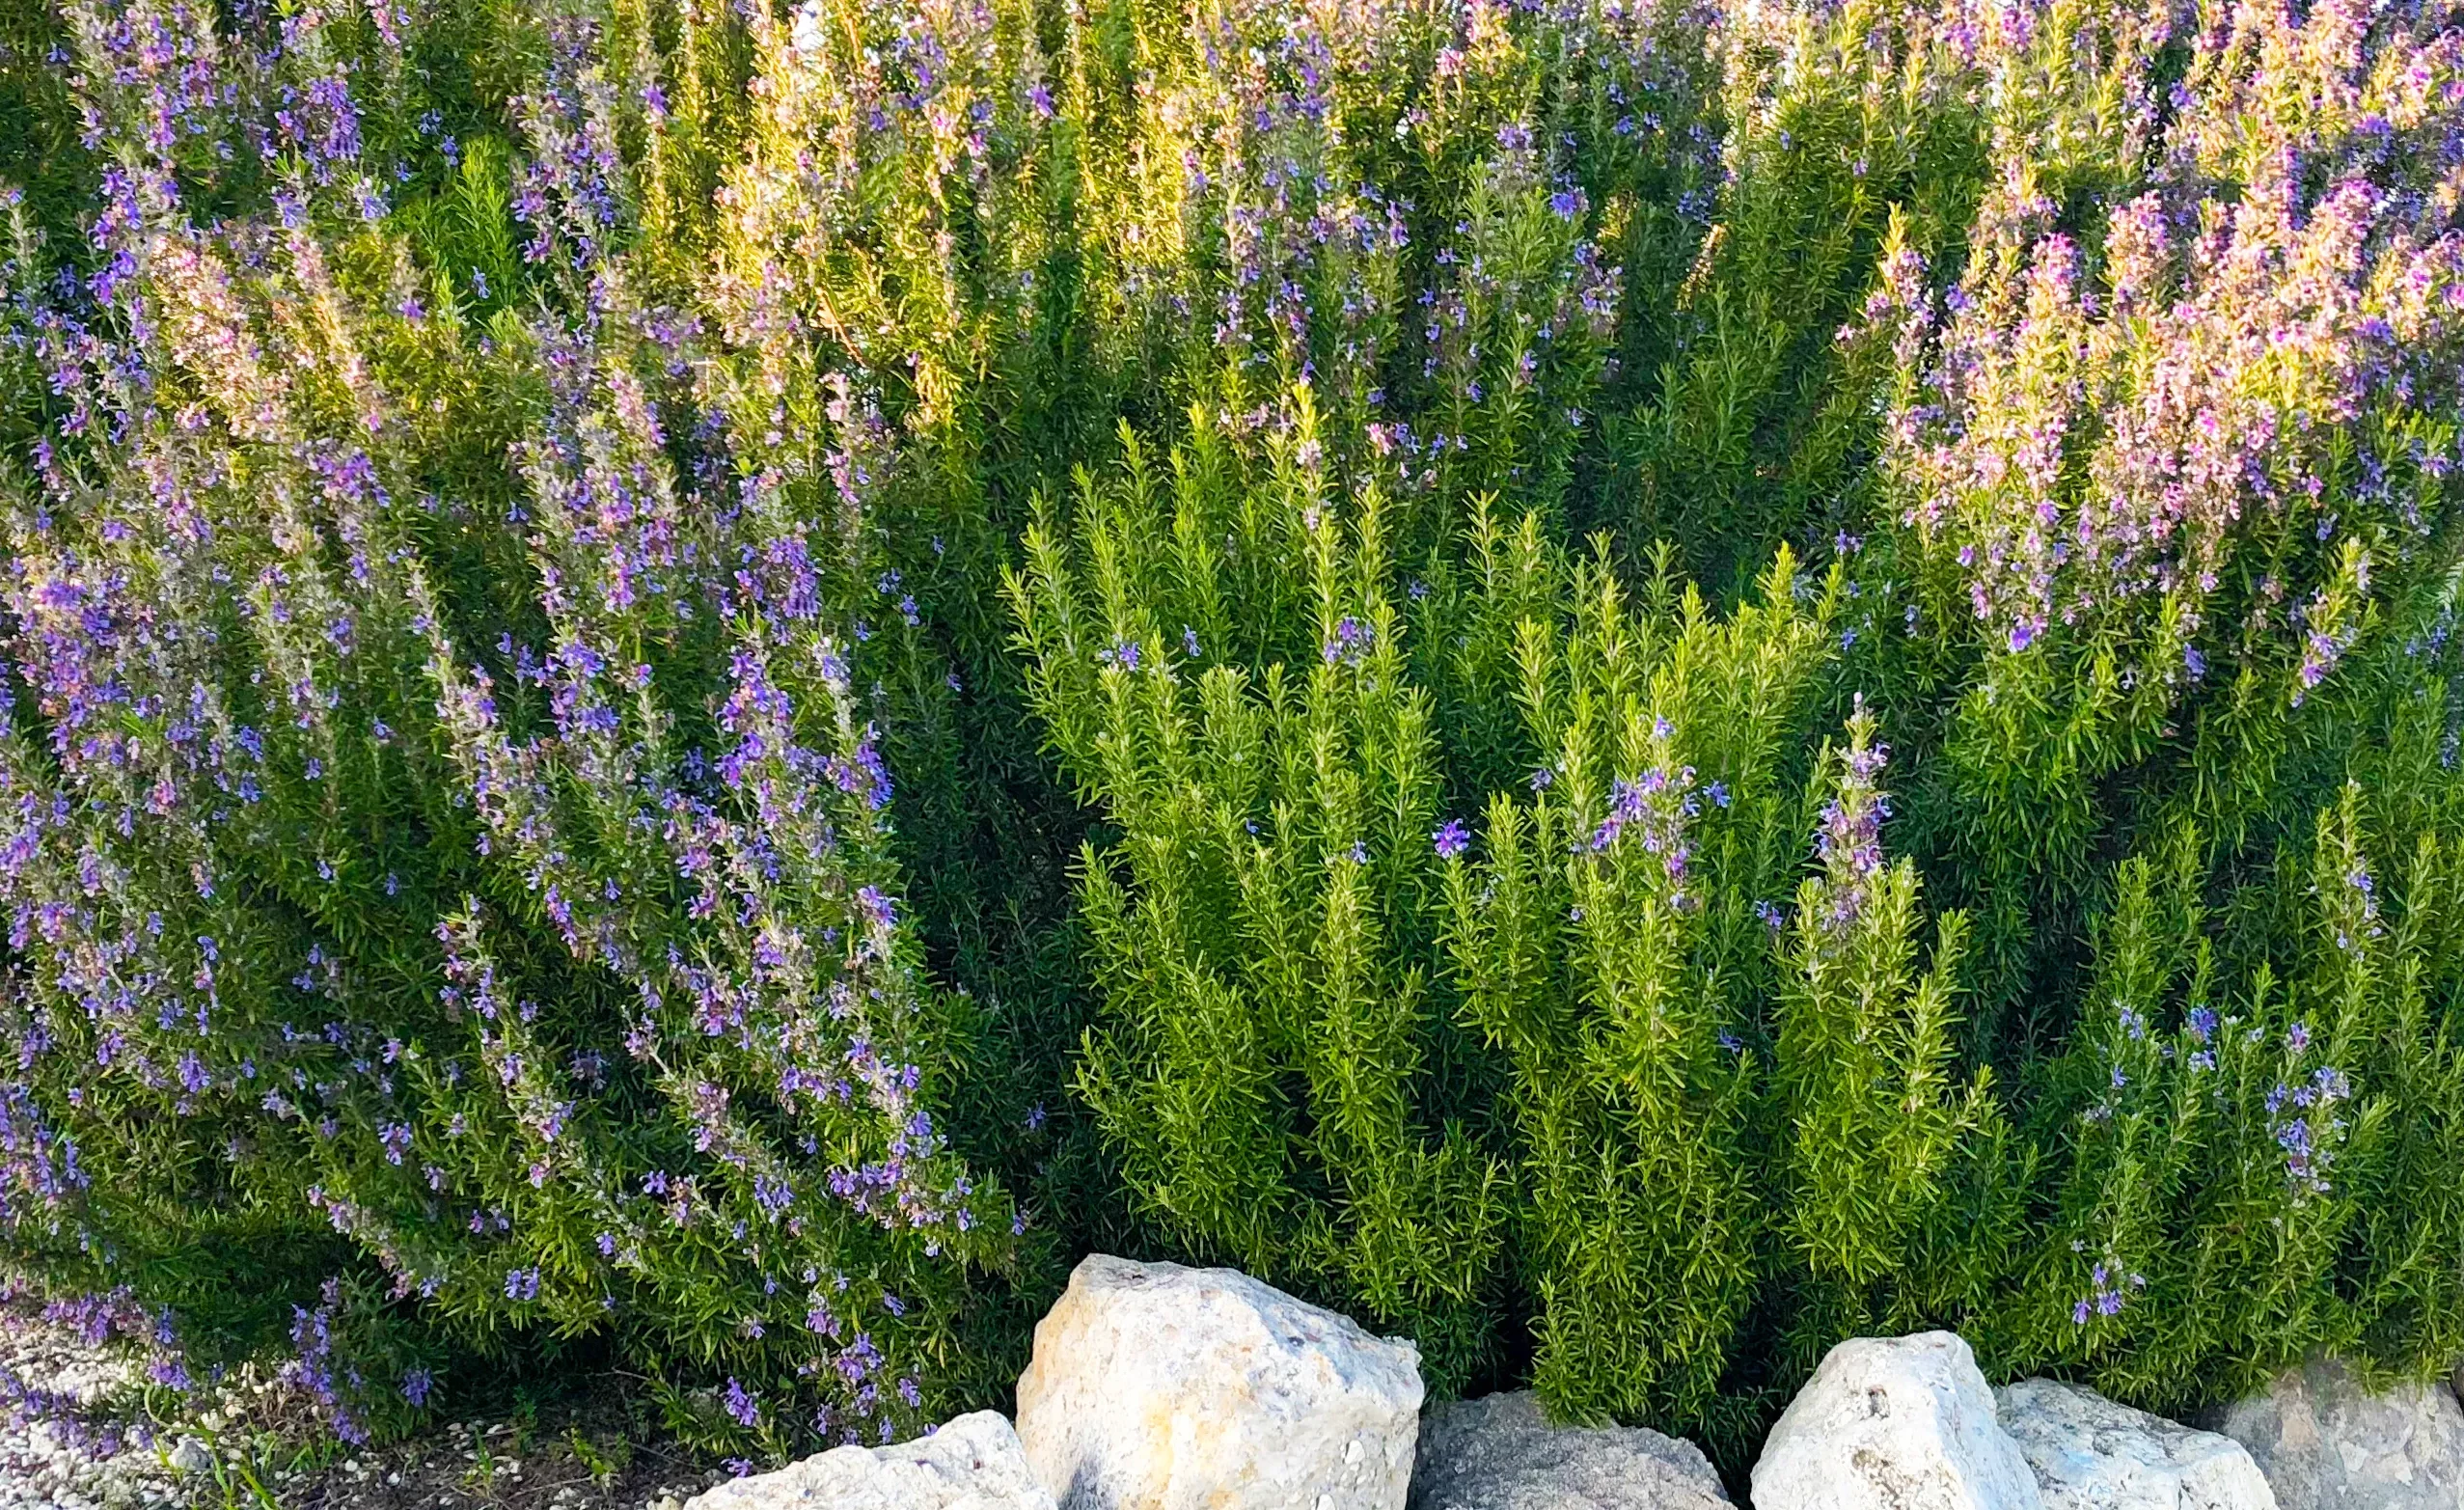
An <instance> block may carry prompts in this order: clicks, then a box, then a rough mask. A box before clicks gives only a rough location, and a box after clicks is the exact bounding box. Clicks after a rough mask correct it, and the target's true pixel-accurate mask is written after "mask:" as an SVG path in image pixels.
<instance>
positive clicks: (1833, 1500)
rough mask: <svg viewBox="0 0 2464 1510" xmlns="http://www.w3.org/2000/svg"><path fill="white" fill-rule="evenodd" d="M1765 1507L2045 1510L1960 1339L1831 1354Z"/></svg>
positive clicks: (1785, 1431) (1810, 1391)
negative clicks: (1996, 1416)
mask: <svg viewBox="0 0 2464 1510" xmlns="http://www.w3.org/2000/svg"><path fill="white" fill-rule="evenodd" d="M1754 1504H1755V1506H1756V1510H2042V1505H2043V1501H2042V1499H2041V1497H2040V1496H2039V1494H2038V1493H2037V1480H2036V1475H2035V1474H2034V1473H2032V1472H2031V1471H2029V1469H2028V1464H2027V1460H2026V1459H2025V1458H2023V1457H2021V1456H2020V1455H2019V1447H2018V1444H2017V1443H2016V1442H2013V1441H2012V1440H2011V1439H2010V1437H2009V1436H2007V1435H2006V1434H2005V1433H2004V1432H2003V1430H2002V1427H2001V1424H2000V1423H1999V1422H1998V1421H1997V1420H1996V1419H1995V1416H1994V1406H1993V1391H1992V1390H1990V1389H1988V1388H1986V1387H1985V1376H1984V1375H1983V1374H1981V1373H1979V1372H1977V1364H1976V1355H1974V1354H1973V1353H1971V1352H1969V1351H1968V1345H1967V1343H1966V1342H1964V1341H1962V1340H1960V1338H1958V1336H1957V1335H1955V1334H1953V1333H1951V1332H1919V1333H1918V1334H1916V1335H1915V1336H1910V1337H1854V1338H1851V1339H1849V1340H1848V1341H1846V1342H1843V1343H1841V1344H1840V1345H1839V1346H1837V1347H1835V1348H1833V1349H1831V1351H1830V1354H1829V1355H1828V1356H1827V1357H1825V1358H1824V1359H1822V1363H1821V1367H1819V1368H1817V1369H1815V1371H1814V1377H1813V1378H1812V1379H1811V1380H1809V1381H1807V1382H1806V1386H1805V1387H1804V1388H1803V1389H1800V1390H1798V1391H1797V1395H1796V1398H1795V1399H1793V1400H1792V1401H1790V1402H1789V1407H1788V1410H1787V1411H1786V1412H1785V1413H1784V1414H1782V1415H1781V1416H1780V1419H1779V1424H1778V1425H1776V1426H1774V1427H1772V1428H1771V1435H1770V1438H1769V1440H1767V1441H1765V1442H1764V1444H1763V1456H1762V1460H1761V1461H1760V1462H1758V1463H1756V1464H1755V1465H1754Z"/></svg>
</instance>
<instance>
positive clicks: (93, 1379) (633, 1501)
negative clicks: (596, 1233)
mask: <svg viewBox="0 0 2464 1510" xmlns="http://www.w3.org/2000/svg"><path fill="white" fill-rule="evenodd" d="M0 1369H5V1370H7V1371H8V1372H10V1373H12V1374H14V1376H15V1377H16V1378H17V1379H18V1380H20V1381H22V1382H23V1383H24V1384H25V1385H27V1386H31V1387H33V1388H36V1389H41V1390H46V1391H50V1392H52V1393H56V1394H62V1395H73V1396H75V1397H78V1398H80V1399H93V1398H96V1397H97V1396H99V1395H103V1394H107V1393H110V1392H112V1391H113V1390H115V1389H117V1388H119V1387H120V1386H123V1385H125V1384H127V1383H128V1382H129V1381H130V1380H131V1378H132V1377H133V1369H132V1368H131V1367H130V1366H129V1365H127V1364H125V1363H123V1362H122V1361H121V1360H119V1359H115V1358H112V1357H110V1356H108V1355H106V1354H104V1353H102V1352H100V1351H98V1350H96V1348H94V1347H93V1346H91V1345H89V1344H87V1343H86V1342H85V1341H83V1340H82V1339H81V1338H79V1337H78V1336H77V1335H76V1334H75V1333H74V1332H69V1331H68V1330H67V1329H66V1328H63V1327H59V1326H54V1325H50V1324H47V1323H45V1322H43V1321H41V1319H40V1317H39V1316H38V1315H37V1314H35V1313H34V1312H31V1311H29V1310H25V1309H22V1308H8V1307H0ZM724 1476H725V1473H724V1470H722V1469H718V1468H716V1467H713V1466H711V1465H709V1464H708V1463H706V1462H703V1461H699V1460H697V1459H695V1458H693V1457H691V1456H690V1455H688V1454H685V1453H683V1452H682V1451H681V1450H680V1449H678V1448H676V1447H674V1445H673V1444H672V1443H670V1442H667V1441H662V1440H660V1439H658V1438H657V1436H656V1434H654V1433H649V1432H646V1431H644V1430H643V1421H642V1419H641V1416H640V1412H639V1409H638V1406H637V1405H635V1404H633V1403H632V1402H629V1401H628V1399H627V1397H626V1396H625V1395H624V1394H623V1392H622V1391H620V1390H619V1389H617V1388H616V1387H615V1386H613V1385H608V1386H603V1387H596V1388H592V1387H584V1388H579V1389H575V1390H572V1391H568V1392H565V1393H563V1394H561V1395H560V1396H559V1397H558V1398H556V1399H554V1400H552V1401H544V1402H542V1401H535V1400H534V1401H528V1402H517V1403H515V1404H514V1405H512V1406H511V1407H510V1408H509V1409H508V1410H507V1411H506V1412H505V1413H503V1414H501V1415H500V1416H484V1417H482V1418H480V1419H477V1420H459V1421H454V1422H452V1423H450V1424H445V1425H441V1426H439V1427H438V1428H437V1429H436V1430H434V1431H432V1432H429V1433H427V1434H425V1435H424V1436H422V1437H420V1438H417V1439H414V1440H412V1441H405V1442H399V1443H396V1444H394V1445H392V1446H388V1447H380V1448H349V1447H345V1446H344V1445H343V1444H342V1443H340V1442H338V1441H334V1440H333V1439H332V1438H331V1437H330V1436H329V1435H326V1434H323V1433H321V1432H319V1431H318V1430H317V1429H316V1427H315V1421H314V1418H313V1416H311V1415H310V1414H309V1413H308V1412H307V1410H306V1409H304V1407H303V1404H302V1402H301V1401H300V1400H299V1399H298V1398H297V1397H296V1396H295V1395H293V1394H292V1393H291V1392H290V1391H288V1390H287V1389H285V1388H284V1387H282V1386H279V1385H278V1384H275V1383H274V1382H272V1381H271V1380H250V1379H243V1380H240V1381H238V1382H237V1383H236V1385H234V1386H233V1387H231V1388H230V1389H229V1390H228V1391H227V1393H226V1398H225V1401H224V1404H223V1408H222V1409H221V1410H218V1411H215V1412H211V1413H208V1414H207V1415H206V1417H205V1420H204V1421H202V1422H200V1423H199V1425H198V1428H197V1430H196V1431H194V1432H189V1433H178V1434H167V1435H165V1436H164V1437H162V1438H161V1439H159V1440H158V1441H155V1442H154V1443H152V1444H151V1446H130V1447H127V1448H125V1449H123V1450H122V1451H120V1452H118V1453H116V1454H112V1455H108V1456H105V1455H101V1454H99V1453H98V1452H96V1451H95V1450H93V1449H91V1448H87V1447H80V1446H77V1445H74V1444H71V1443H70V1442H68V1441H64V1440H63V1437H62V1435H61V1433H60V1432H59V1431H58V1430H56V1429H55V1428H54V1427H53V1426H51V1425H49V1424H25V1423H20V1422H16V1421H14V1420H10V1419H7V1418H6V1415H5V1413H0V1510H343V1507H348V1510H415V1507H434V1510H482V1507H484V1510H676V1506H677V1503H678V1502H679V1501H681V1500H683V1499H686V1498H689V1497H691V1496H694V1495H696V1494H698V1493H699V1492H700V1491H701V1490H703V1489H705V1488H707V1487H709V1486H710V1485H712V1484H715V1483H717V1482H719V1481H720V1479H721V1478H723V1477H724Z"/></svg>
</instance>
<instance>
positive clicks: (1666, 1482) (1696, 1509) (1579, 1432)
mask: <svg viewBox="0 0 2464 1510" xmlns="http://www.w3.org/2000/svg"><path fill="white" fill-rule="evenodd" d="M1728 1503H1729V1498H1728V1491H1727V1490H1725V1489H1723V1488H1721V1487H1720V1481H1719V1474H1717V1473H1716V1472H1714V1471H1712V1469H1711V1463H1710V1461H1709V1460H1708V1459H1706V1458H1705V1457H1704V1456H1703V1449H1702V1448H1700V1447H1697V1446H1695V1445H1694V1444H1693V1443H1692V1442H1690V1441H1682V1440H1680V1439H1678V1438H1675V1437H1663V1436H1661V1435H1660V1434H1659V1433H1657V1432H1656V1431H1646V1430H1643V1429H1641V1428H1639V1427H1635V1428H1627V1427H1614V1426H1611V1427H1579V1426H1551V1425H1550V1424H1548V1418H1547V1416H1546V1415H1545V1414H1542V1412H1541V1409H1540V1402H1539V1401H1538V1400H1536V1399H1534V1398H1533V1397H1532V1396H1531V1395H1530V1394H1528V1393H1517V1394H1492V1395H1491V1396H1489V1397H1488V1398H1487V1399H1483V1400H1464V1401H1459V1402H1457V1403H1455V1404H1452V1405H1440V1406H1437V1407H1435V1408H1434V1409H1432V1410H1430V1411H1429V1412H1428V1414H1424V1415H1423V1416H1421V1418H1420V1458H1419V1465H1418V1467H1416V1468H1414V1469H1412V1473H1411V1501H1410V1510H1725V1507H1726V1506H1727V1505H1728Z"/></svg>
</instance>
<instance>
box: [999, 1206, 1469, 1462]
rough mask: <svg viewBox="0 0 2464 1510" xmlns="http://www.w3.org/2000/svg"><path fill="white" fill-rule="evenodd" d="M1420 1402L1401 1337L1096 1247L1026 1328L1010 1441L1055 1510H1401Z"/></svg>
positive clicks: (1219, 1273) (1409, 1352) (1214, 1272)
mask: <svg viewBox="0 0 2464 1510" xmlns="http://www.w3.org/2000/svg"><path fill="white" fill-rule="evenodd" d="M1420 1399H1421V1385H1420V1355H1419V1352H1418V1350H1417V1349H1415V1348H1413V1347H1412V1345H1411V1344H1410V1343H1409V1342H1397V1341H1388V1340H1385V1339H1383V1338H1380V1337H1375V1336H1372V1335H1370V1334H1369V1333H1368V1332H1363V1331H1362V1330H1361V1329H1360V1328H1359V1327H1357V1326H1355V1324H1353V1323H1352V1322H1351V1321H1349V1320H1347V1319H1346V1318H1344V1317H1341V1316H1338V1315H1336V1314H1334V1313H1333V1312H1332V1311H1328V1310H1321V1309H1320V1308H1318V1307H1317V1306H1315V1305H1309V1304H1303V1303H1302V1302H1300V1301H1297V1300H1294V1299H1293V1298H1292V1297H1291V1296H1289V1295H1286V1294H1284V1293H1283V1292H1282V1291H1280V1290H1276V1289H1274V1288H1273V1287H1272V1286H1269V1285H1266V1284H1262V1283H1260V1282H1259V1281H1257V1280H1255V1279H1252V1278H1250V1277H1248V1276H1246V1275H1244V1274H1240V1273H1237V1272H1235V1271H1233V1270H1229V1269H1185V1268H1183V1267H1181V1266H1180V1265H1179V1264H1140V1263H1132V1262H1129V1261H1128V1260H1126V1259H1120V1258H1111V1257H1107V1256H1106V1255H1104V1254H1101V1253H1098V1254H1095V1255H1094V1256H1092V1257H1090V1258H1088V1259H1087V1260H1086V1261H1085V1262H1083V1263H1081V1264H1080V1265H1079V1266H1078V1271H1077V1273H1075V1274H1073V1275H1071V1276H1070V1284H1069V1290H1068V1293H1066V1294H1064V1295H1063V1296H1062V1297H1061V1298H1060V1300H1059V1301H1058V1302H1057V1303H1055V1304H1054V1306H1053V1309H1052V1311H1051V1312H1050V1313H1049V1314H1047V1315H1046V1316H1045V1318H1044V1319H1043V1320H1042V1321H1041V1322H1038V1323H1037V1324H1036V1327H1035V1357H1034V1360H1033V1361H1032V1362H1030V1363H1029V1364H1028V1365H1027V1373H1026V1375H1025V1376H1024V1377H1022V1378H1021V1379H1020V1380H1019V1382H1018V1434H1019V1437H1020V1439H1021V1440H1022V1441H1024V1442H1025V1443H1026V1447H1027V1461H1028V1462H1029V1463H1031V1464H1032V1465H1034V1469H1035V1473H1036V1476H1037V1477H1038V1478H1040V1479H1041V1480H1042V1481H1043V1484H1044V1486H1045V1488H1047V1489H1048V1490H1050V1491H1051V1492H1052V1494H1053V1497H1054V1499H1056V1500H1058V1501H1059V1502H1060V1505H1061V1510H1403V1503H1404V1493H1405V1490H1406V1488H1407V1487H1408V1485H1409V1484H1410V1476H1411V1456H1412V1443H1413V1440H1414V1437H1415V1436H1416V1433H1417V1427H1418V1424H1419V1416H1420Z"/></svg>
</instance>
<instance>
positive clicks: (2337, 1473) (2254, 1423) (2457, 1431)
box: [2206, 1359, 2464, 1510]
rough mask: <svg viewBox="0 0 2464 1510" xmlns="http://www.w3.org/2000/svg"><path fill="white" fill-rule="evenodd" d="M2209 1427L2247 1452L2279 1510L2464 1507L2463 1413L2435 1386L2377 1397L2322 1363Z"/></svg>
mask: <svg viewBox="0 0 2464 1510" xmlns="http://www.w3.org/2000/svg"><path fill="white" fill-rule="evenodd" d="M2206 1424H2209V1425H2211V1426H2212V1427H2213V1428H2214V1429H2215V1430H2217V1431H2220V1432H2222V1433H2224V1434H2225V1435H2226V1436H2228V1437H2231V1439H2233V1440H2234V1441H2238V1442H2240V1443H2241V1444H2242V1445H2243V1446H2245V1447H2248V1448H2249V1449H2250V1455H2251V1457H2252V1458H2254V1459H2256V1460H2257V1461H2258V1464H2259V1471H2260V1472H2261V1473H2264V1474H2266V1475H2267V1483H2268V1487H2270V1488H2272V1489H2273V1490H2275V1492H2276V1503H2277V1504H2278V1505H2279V1506H2281V1507H2282V1510H2459V1507H2464V1405H2459V1404H2458V1403H2457V1401H2456V1397H2455V1393H2454V1391H2453V1390H2451V1389H2447V1388H2442V1387H2441V1386H2438V1385H2436V1384H2419V1385H2399V1386H2396V1388H2393V1389H2390V1390H2387V1391H2385V1392H2383V1393H2372V1392H2371V1391H2369V1390H2368V1389H2366V1388H2364V1387H2363V1386H2362V1383H2361V1381H2360V1380H2358V1379H2356V1378H2355V1377H2353V1374H2352V1371H2351V1370H2350V1369H2347V1368H2346V1367H2345V1366H2344V1365H2343V1364H2342V1363H2340V1362H2338V1361H2336V1360H2334V1359H2318V1360H2316V1361H2314V1362H2312V1363H2309V1364H2307V1365H2305V1366H2303V1367H2301V1368H2296V1369H2293V1370H2291V1371H2289V1372H2287V1373H2284V1374H2281V1375H2278V1376H2277V1379H2276V1382H2275V1383H2274V1384H2272V1385H2270V1386H2268V1387H2267V1388H2266V1389H2265V1390H2263V1391H2261V1392H2260V1393H2259V1394H2255V1395H2252V1396H2250V1397H2249V1398H2248V1399H2245V1400H2239V1401H2236V1402H2235V1403H2233V1404H2232V1405H2231V1406H2228V1407H2226V1408H2225V1409H2224V1410H2223V1411H2220V1412H2218V1413H2216V1414H2214V1415H2212V1416H2211V1417H2209V1418H2208V1421H2207V1422H2206Z"/></svg>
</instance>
